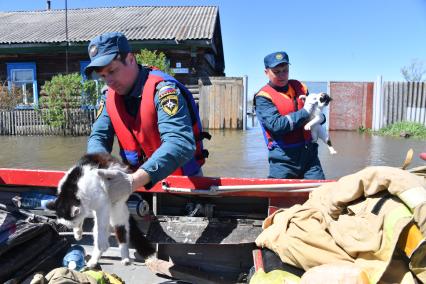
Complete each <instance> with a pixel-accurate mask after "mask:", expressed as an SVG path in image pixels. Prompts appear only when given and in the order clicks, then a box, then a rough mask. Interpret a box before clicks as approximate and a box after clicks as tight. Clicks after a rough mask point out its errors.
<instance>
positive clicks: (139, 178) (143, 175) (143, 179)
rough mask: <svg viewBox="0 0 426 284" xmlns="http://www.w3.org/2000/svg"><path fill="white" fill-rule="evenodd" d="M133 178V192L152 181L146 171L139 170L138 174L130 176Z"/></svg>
mask: <svg viewBox="0 0 426 284" xmlns="http://www.w3.org/2000/svg"><path fill="white" fill-rule="evenodd" d="M130 175H131V178H132V180H133V181H132V191H135V190H137V189H138V188H141V187H142V186H144V185H146V184H147V183H149V182H150V181H151V178H150V176H149V174H148V173H147V172H146V171H145V170H144V169H138V170H137V171H136V172H134V173H132V174H130Z"/></svg>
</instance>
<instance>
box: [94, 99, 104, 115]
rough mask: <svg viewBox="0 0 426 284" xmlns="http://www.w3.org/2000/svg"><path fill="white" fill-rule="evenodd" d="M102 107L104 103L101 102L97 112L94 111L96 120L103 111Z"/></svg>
mask: <svg viewBox="0 0 426 284" xmlns="http://www.w3.org/2000/svg"><path fill="white" fill-rule="evenodd" d="M104 107H105V101H104V100H101V101H100V102H99V106H98V110H97V111H96V119H98V117H99V116H100V115H101V113H102V111H103V110H104Z"/></svg>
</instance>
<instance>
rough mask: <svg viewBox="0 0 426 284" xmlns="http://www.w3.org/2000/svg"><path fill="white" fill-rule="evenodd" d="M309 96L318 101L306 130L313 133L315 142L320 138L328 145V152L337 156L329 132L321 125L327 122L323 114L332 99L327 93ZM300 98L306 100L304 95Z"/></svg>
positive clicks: (305, 127)
mask: <svg viewBox="0 0 426 284" xmlns="http://www.w3.org/2000/svg"><path fill="white" fill-rule="evenodd" d="M309 96H315V100H316V101H317V103H316V104H315V108H314V110H313V111H312V113H311V115H310V117H309V122H308V123H306V124H305V126H304V129H305V130H310V131H311V135H312V141H313V142H317V141H318V138H319V139H321V140H322V141H323V142H324V143H325V144H327V147H328V151H329V152H330V154H331V155H334V154H337V151H336V150H335V149H334V148H333V145H332V144H331V140H330V136H329V135H328V131H327V130H326V129H325V127H323V126H322V125H321V123H323V122H324V120H325V117H324V115H323V114H322V110H323V109H324V108H325V107H326V106H328V105H329V104H330V102H331V101H332V98H331V97H330V95H328V94H326V93H318V94H314V93H311V94H309ZM299 98H300V99H302V100H304V99H305V98H306V96H305V95H302V96H300V97H299Z"/></svg>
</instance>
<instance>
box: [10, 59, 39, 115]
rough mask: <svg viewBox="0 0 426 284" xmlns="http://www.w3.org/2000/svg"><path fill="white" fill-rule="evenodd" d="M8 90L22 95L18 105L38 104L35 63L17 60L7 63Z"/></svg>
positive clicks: (30, 105) (29, 105)
mask: <svg viewBox="0 0 426 284" xmlns="http://www.w3.org/2000/svg"><path fill="white" fill-rule="evenodd" d="M7 74H8V85H9V90H10V91H13V92H12V94H14V93H15V92H16V93H18V94H21V95H22V103H21V105H20V106H19V107H24V108H25V107H32V106H34V105H37V104H38V92H37V77H36V66H35V63H32V62H28V63H26V62H25V63H24V62H19V63H8V64H7Z"/></svg>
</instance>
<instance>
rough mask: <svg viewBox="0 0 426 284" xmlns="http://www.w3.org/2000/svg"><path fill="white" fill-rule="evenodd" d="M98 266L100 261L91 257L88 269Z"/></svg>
mask: <svg viewBox="0 0 426 284" xmlns="http://www.w3.org/2000/svg"><path fill="white" fill-rule="evenodd" d="M97 264H98V260H97V259H95V258H93V257H91V258H90V260H89V261H88V262H87V267H89V268H95V267H96V265H97Z"/></svg>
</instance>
